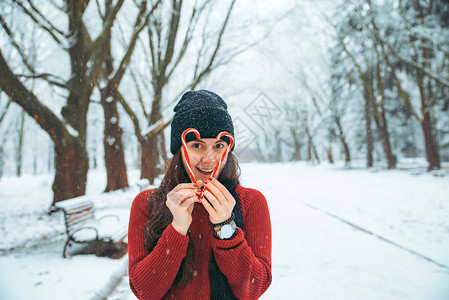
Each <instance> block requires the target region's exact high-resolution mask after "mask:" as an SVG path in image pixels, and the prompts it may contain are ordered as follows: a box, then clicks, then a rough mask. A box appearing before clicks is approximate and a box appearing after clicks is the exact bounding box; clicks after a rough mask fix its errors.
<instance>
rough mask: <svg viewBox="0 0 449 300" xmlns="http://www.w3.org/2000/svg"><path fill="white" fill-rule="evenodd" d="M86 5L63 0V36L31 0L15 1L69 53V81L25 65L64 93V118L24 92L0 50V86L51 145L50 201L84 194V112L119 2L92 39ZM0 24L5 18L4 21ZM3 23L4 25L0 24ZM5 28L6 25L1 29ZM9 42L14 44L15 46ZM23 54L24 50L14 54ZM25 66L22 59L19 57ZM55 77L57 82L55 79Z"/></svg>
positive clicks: (86, 3) (85, 154) (100, 67)
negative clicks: (52, 144)
mask: <svg viewBox="0 0 449 300" xmlns="http://www.w3.org/2000/svg"><path fill="white" fill-rule="evenodd" d="M88 3H89V1H75V0H67V1H66V2H65V9H61V11H64V12H65V14H66V17H67V21H68V22H67V23H68V30H67V32H64V31H63V30H60V29H58V28H57V27H56V26H55V25H54V24H52V23H51V22H50V21H49V20H48V19H47V18H46V17H45V15H44V14H43V13H42V12H41V11H40V10H39V8H38V7H37V6H36V5H34V3H33V2H32V1H31V0H27V3H23V2H22V1H13V5H17V6H18V7H19V8H20V9H21V11H22V12H23V14H25V15H26V16H28V17H29V18H30V19H31V21H32V22H33V23H34V24H35V26H37V27H38V28H40V29H41V30H43V31H44V32H46V33H47V34H48V36H49V37H50V38H51V39H52V41H53V42H54V43H55V44H56V45H59V46H60V47H62V48H63V49H64V50H66V51H67V53H68V55H69V57H70V67H71V77H70V79H69V80H68V81H67V82H64V81H62V80H58V77H57V76H54V75H51V74H49V73H38V72H35V71H33V70H32V69H31V65H30V64H27V63H24V65H25V66H26V67H27V68H28V70H29V71H30V73H32V74H36V75H32V77H33V78H39V79H44V80H47V81H48V82H49V83H50V84H52V85H56V86H59V87H62V88H64V89H66V90H67V92H68V96H67V101H66V103H65V106H64V107H63V108H62V110H61V114H62V116H63V120H61V119H59V117H58V116H57V115H56V114H54V113H53V112H52V111H51V110H50V109H49V108H48V107H47V106H46V105H45V104H44V103H43V102H42V101H41V100H40V99H39V98H38V96H37V95H35V94H34V93H33V92H32V91H30V90H29V89H27V88H26V87H25V86H24V84H23V83H22V82H21V81H20V80H19V77H18V76H17V74H15V73H14V72H13V70H12V69H11V68H10V66H9V65H8V63H7V62H6V60H5V58H4V56H3V53H2V52H1V51H0V70H1V73H0V88H1V89H2V90H3V91H4V92H5V93H6V94H7V95H8V96H9V97H10V99H11V100H12V101H14V102H15V103H17V104H19V105H20V106H22V108H23V109H24V110H25V111H26V112H27V113H28V115H30V116H31V117H32V118H33V119H34V120H35V121H36V122H37V123H38V125H39V126H40V127H41V128H42V129H43V130H45V131H46V132H47V133H48V135H49V136H50V138H51V139H52V141H53V143H54V144H55V153H56V156H55V170H56V172H55V180H54V182H53V192H54V200H53V204H54V203H55V202H57V201H60V200H64V199H68V198H72V197H76V196H80V195H83V194H84V193H85V188H86V176H87V170H88V158H87V151H86V127H87V118H86V116H87V109H88V106H89V103H90V96H91V94H92V92H93V89H94V86H95V82H96V79H97V78H98V77H99V75H100V73H101V71H102V62H103V60H104V57H105V55H104V51H105V47H104V45H105V41H106V40H107V39H106V38H107V32H108V31H109V30H110V28H111V27H112V25H113V24H114V21H115V19H116V16H117V13H118V11H119V10H120V8H121V6H122V4H123V0H118V1H117V2H116V3H115V5H114V6H113V8H112V9H111V10H110V11H109V14H108V15H107V16H106V20H107V22H105V24H104V26H103V28H102V29H101V31H100V34H99V35H98V36H97V37H96V38H95V39H94V40H92V39H91V37H90V35H89V32H88V30H87V28H86V26H85V24H84V22H83V14H84V12H85V10H86V7H87V5H88ZM2 20H4V18H2ZM2 23H4V22H2ZM3 27H4V29H5V26H3ZM5 31H6V33H7V34H8V36H9V37H10V40H11V41H15V42H14V43H15V44H17V45H18V43H17V41H16V39H15V37H14V35H13V33H12V32H11V31H7V30H6V29H5ZM14 43H13V44H14ZM18 52H19V54H20V53H25V52H24V51H23V49H22V50H20V51H18ZM20 56H21V58H22V60H23V62H26V61H27V59H26V56H24V55H20ZM55 79H56V80H55Z"/></svg>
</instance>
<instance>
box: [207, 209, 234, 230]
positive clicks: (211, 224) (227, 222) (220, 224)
mask: <svg viewBox="0 0 449 300" xmlns="http://www.w3.org/2000/svg"><path fill="white" fill-rule="evenodd" d="M234 220H235V215H234V212H232V214H231V217H230V218H229V219H227V220H225V221H223V222H221V223H216V224H214V223H212V222H209V225H210V227H211V228H217V227H221V226H223V225H226V224H229V223H231V222H232V221H234Z"/></svg>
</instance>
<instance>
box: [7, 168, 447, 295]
mask: <svg viewBox="0 0 449 300" xmlns="http://www.w3.org/2000/svg"><path fill="white" fill-rule="evenodd" d="M241 168H242V177H241V181H242V185H244V186H247V187H252V188H256V189H259V190H260V191H262V192H263V193H264V195H265V196H266V198H267V200H268V205H269V208H270V213H271V219H272V228H273V258H272V263H273V283H272V285H271V287H270V288H269V290H268V291H267V292H266V294H265V295H264V296H263V297H262V299H364V300H365V299H376V300H377V299H417V300H418V299H420V300H421V299H422V300H428V299H436V300H439V299H441V300H443V299H446V300H447V299H449V217H448V216H449V172H448V171H440V172H438V173H436V174H429V173H425V172H415V171H410V170H395V171H386V170H367V169H363V168H352V169H344V168H342V167H338V166H329V165H326V164H322V165H320V166H311V165H307V164H305V163H289V164H260V163H245V164H242V165H241ZM434 175H439V176H434ZM138 176H139V172H138V171H136V170H133V171H130V172H129V181H130V183H131V185H132V187H131V188H130V189H129V190H127V191H119V192H114V193H109V194H102V193H101V192H102V189H103V188H104V186H105V176H104V173H103V172H101V171H92V172H90V173H89V179H88V180H89V181H88V182H89V184H88V187H87V194H88V195H92V196H93V197H94V199H95V204H96V207H97V208H98V212H99V213H110V212H114V213H118V214H120V216H121V217H122V219H126V218H127V215H128V213H129V208H130V205H131V202H132V200H133V198H134V196H135V195H136V194H137V193H138V188H137V187H136V185H135V183H136V182H137V179H138ZM52 180H53V178H52V176H51V175H41V176H29V175H27V176H24V177H22V178H16V177H3V178H2V179H1V181H0V205H1V207H2V208H1V210H0V299H90V298H92V297H93V296H95V294H96V293H97V292H98V291H99V290H101V289H102V288H103V287H104V285H105V284H106V283H107V282H108V280H109V278H110V277H111V275H112V274H113V273H114V272H115V271H116V270H118V269H120V268H121V267H123V264H126V256H125V257H124V258H122V259H120V260H113V259H108V258H98V257H96V256H93V255H78V256H74V257H71V258H69V259H63V258H62V255H61V254H62V248H63V244H64V225H63V219H62V214H60V213H56V214H53V215H52V216H48V215H46V211H47V210H48V207H49V205H50V203H51V198H52V193H51V184H52ZM108 299H135V298H134V297H133V296H132V294H131V292H130V291H129V288H128V286H127V278H126V277H124V279H123V281H122V283H121V284H120V285H119V287H118V288H117V290H116V291H115V292H114V294H113V295H112V296H111V297H109V298H108Z"/></svg>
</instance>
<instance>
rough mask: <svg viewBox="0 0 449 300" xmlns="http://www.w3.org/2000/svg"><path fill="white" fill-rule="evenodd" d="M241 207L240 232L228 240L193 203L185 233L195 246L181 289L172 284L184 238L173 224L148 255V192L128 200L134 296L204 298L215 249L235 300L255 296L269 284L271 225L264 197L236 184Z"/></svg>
mask: <svg viewBox="0 0 449 300" xmlns="http://www.w3.org/2000/svg"><path fill="white" fill-rule="evenodd" d="M236 192H237V194H238V196H239V199H240V204H241V207H242V212H243V218H244V222H245V223H244V224H245V232H243V231H242V230H241V229H239V231H238V233H237V235H236V236H235V237H234V238H233V239H232V240H219V239H217V238H215V237H214V235H213V232H212V229H211V228H210V227H209V215H208V213H207V211H206V210H205V209H204V207H203V206H202V205H201V204H199V203H195V207H194V209H193V213H192V216H193V221H192V224H191V225H190V231H191V235H192V239H193V244H194V246H195V262H196V264H195V272H194V277H193V279H192V280H191V281H190V282H188V283H187V284H186V285H185V286H184V287H178V286H176V285H173V281H174V279H175V276H176V274H177V272H178V269H179V266H180V264H181V261H182V259H183V258H184V256H185V254H186V249H187V244H188V241H189V237H188V236H184V235H182V234H179V233H178V232H177V231H176V230H175V229H174V228H173V226H172V225H169V226H168V227H167V228H166V229H165V231H164V232H163V233H162V236H161V238H160V239H159V241H158V243H157V245H156V247H155V248H154V249H153V251H152V252H151V253H148V250H147V249H146V248H145V246H144V242H143V230H144V227H145V223H146V221H147V219H148V211H147V209H146V207H147V201H148V196H149V193H151V191H144V192H142V193H140V194H139V195H138V196H137V197H136V198H135V199H134V202H133V205H132V208H131V215H130V221H129V229H128V230H129V232H128V255H129V282H130V286H131V289H132V291H133V292H134V294H135V295H136V296H137V298H139V299H161V298H164V299H209V298H210V283H209V259H210V255H211V251H214V255H215V259H216V261H217V264H218V266H219V267H220V270H221V271H222V272H223V274H224V275H226V277H227V279H228V282H229V285H230V287H231V289H232V292H233V293H234V295H235V296H236V297H237V298H239V299H257V298H259V297H260V296H261V295H262V294H263V293H264V292H265V291H266V290H267V289H268V287H269V286H270V284H271V223H270V215H269V212H268V206H267V202H266V199H265V197H264V196H263V195H262V193H260V192H259V191H257V190H254V189H248V188H244V187H242V186H240V185H238V186H237V187H236Z"/></svg>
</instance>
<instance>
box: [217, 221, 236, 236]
mask: <svg viewBox="0 0 449 300" xmlns="http://www.w3.org/2000/svg"><path fill="white" fill-rule="evenodd" d="M237 231H238V227H237V224H235V222H234V220H232V221H231V222H229V223H227V224H225V225H223V226H221V228H220V230H218V231H217V232H215V236H216V237H217V238H219V239H220V240H230V239H232V238H233V237H234V236H235V235H236V233H237Z"/></svg>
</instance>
